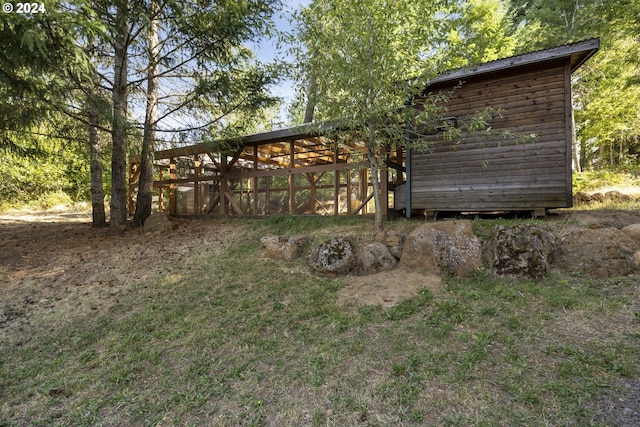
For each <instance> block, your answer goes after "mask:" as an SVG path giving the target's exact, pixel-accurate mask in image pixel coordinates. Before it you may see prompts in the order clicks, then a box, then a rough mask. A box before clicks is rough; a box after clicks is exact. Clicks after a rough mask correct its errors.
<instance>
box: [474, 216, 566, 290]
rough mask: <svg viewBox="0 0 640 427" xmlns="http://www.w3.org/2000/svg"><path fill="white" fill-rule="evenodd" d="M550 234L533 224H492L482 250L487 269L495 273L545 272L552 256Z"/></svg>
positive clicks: (529, 274)
mask: <svg viewBox="0 0 640 427" xmlns="http://www.w3.org/2000/svg"><path fill="white" fill-rule="evenodd" d="M554 249H555V248H554V238H553V235H552V234H551V233H549V232H548V231H546V230H544V229H542V228H540V227H537V226H536V225H534V224H518V225H515V226H512V227H503V226H500V225H497V226H494V227H493V229H492V231H491V237H490V238H489V239H488V240H487V242H486V244H485V251H486V255H487V260H488V263H489V267H490V269H491V272H492V273H493V274H495V275H498V276H510V277H531V278H539V277H543V276H545V275H546V274H547V273H548V272H549V269H550V264H551V261H552V259H553V252H554Z"/></svg>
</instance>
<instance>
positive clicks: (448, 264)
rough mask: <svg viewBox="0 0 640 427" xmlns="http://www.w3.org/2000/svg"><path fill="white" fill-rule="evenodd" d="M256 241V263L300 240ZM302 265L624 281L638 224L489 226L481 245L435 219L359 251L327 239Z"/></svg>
mask: <svg viewBox="0 0 640 427" xmlns="http://www.w3.org/2000/svg"><path fill="white" fill-rule="evenodd" d="M554 227H555V228H554ZM261 242H262V255H263V256H264V257H268V258H285V259H293V258H296V257H298V256H299V255H300V254H301V253H302V251H303V249H304V247H305V245H306V244H307V239H306V237H304V236H267V237H264V238H262V239H261ZM308 264H309V266H310V267H311V268H312V269H313V270H314V271H316V272H318V273H321V274H326V275H344V274H358V275H367V274H373V273H377V272H380V271H386V270H392V269H393V268H395V267H396V266H397V265H398V264H400V265H402V266H404V267H407V268H411V269H415V270H418V271H424V272H430V273H436V274H439V275H442V276H458V277H465V276H469V275H471V274H473V273H474V272H475V271H478V270H481V269H483V268H485V266H486V268H488V269H490V271H491V272H492V273H493V274H495V275H498V276H513V277H531V278H539V277H542V276H544V275H546V274H548V273H549V272H550V271H551V270H552V269H554V268H556V269H558V270H561V271H563V272H566V273H571V274H584V275H589V276H594V277H607V276H624V275H628V274H631V273H633V272H637V271H640V224H635V225H631V226H628V227H625V228H624V229H622V230H618V229H616V228H578V227H562V228H558V227H557V226H548V227H543V226H541V225H537V224H530V223H524V224H518V225H514V226H510V227H504V226H494V227H493V229H492V233H491V236H490V237H489V238H488V239H486V240H485V241H481V240H480V239H479V238H478V237H477V236H476V235H475V234H474V232H473V228H472V226H471V223H470V222H469V221H464V220H456V221H442V222H434V223H426V224H423V225H420V226H418V227H416V228H415V229H414V230H413V231H412V232H411V233H409V234H408V235H407V236H404V235H400V234H398V233H396V232H389V233H378V235H376V238H375V241H373V242H370V243H366V244H364V245H362V246H361V247H359V248H355V247H354V246H353V245H352V243H351V242H350V241H349V240H348V239H347V238H344V237H337V238H333V239H330V240H329V241H326V242H322V243H320V244H319V245H314V246H313V247H312V248H311V250H310V251H309V256H308Z"/></svg>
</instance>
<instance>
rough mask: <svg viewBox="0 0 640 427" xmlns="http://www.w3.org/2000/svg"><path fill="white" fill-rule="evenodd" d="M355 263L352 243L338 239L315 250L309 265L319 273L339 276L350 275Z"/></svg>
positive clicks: (310, 256) (312, 252) (310, 257)
mask: <svg viewBox="0 0 640 427" xmlns="http://www.w3.org/2000/svg"><path fill="white" fill-rule="evenodd" d="M355 261H356V257H355V254H354V251H353V246H351V243H350V242H349V241H348V240H347V239H345V238H342V237H337V238H333V239H331V240H329V241H328V242H325V243H322V244H321V245H320V246H318V247H316V248H313V249H312V251H311V254H310V255H309V261H308V263H309V266H310V267H311V268H313V269H314V270H315V271H317V272H318V273H322V274H327V275H337V274H347V273H349V272H350V271H351V270H352V269H353V267H354V265H355Z"/></svg>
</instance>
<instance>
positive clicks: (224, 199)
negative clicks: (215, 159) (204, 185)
mask: <svg viewBox="0 0 640 427" xmlns="http://www.w3.org/2000/svg"><path fill="white" fill-rule="evenodd" d="M220 175H221V176H220V178H221V180H220V195H221V197H220V203H221V204H222V214H223V215H225V216H226V215H229V202H230V200H228V198H229V179H228V178H227V156H226V154H224V153H222V154H220Z"/></svg>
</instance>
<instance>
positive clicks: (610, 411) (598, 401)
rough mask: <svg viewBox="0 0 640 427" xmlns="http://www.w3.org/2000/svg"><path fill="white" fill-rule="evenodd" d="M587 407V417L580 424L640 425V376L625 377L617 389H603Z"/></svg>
mask: <svg viewBox="0 0 640 427" xmlns="http://www.w3.org/2000/svg"><path fill="white" fill-rule="evenodd" d="M585 409H586V411H585V414H584V416H585V418H584V419H583V420H581V422H580V423H578V425H587V426H610V427H639V426H640V377H636V378H634V379H624V380H622V381H620V383H619V385H618V387H616V388H615V389H613V388H610V389H603V390H602V392H600V394H599V395H598V396H596V397H595V398H594V399H593V400H592V401H591V402H588V403H587V404H586V405H585Z"/></svg>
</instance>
